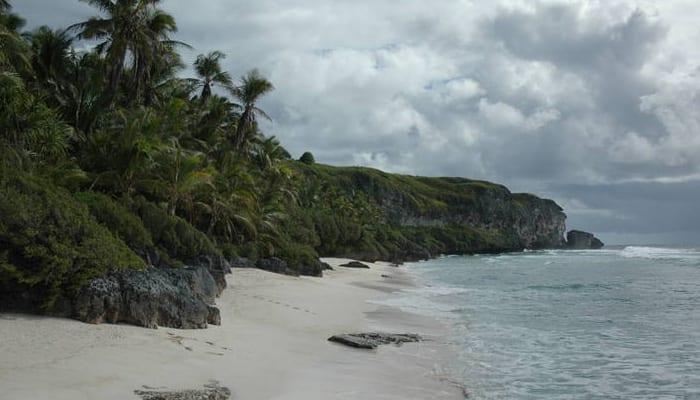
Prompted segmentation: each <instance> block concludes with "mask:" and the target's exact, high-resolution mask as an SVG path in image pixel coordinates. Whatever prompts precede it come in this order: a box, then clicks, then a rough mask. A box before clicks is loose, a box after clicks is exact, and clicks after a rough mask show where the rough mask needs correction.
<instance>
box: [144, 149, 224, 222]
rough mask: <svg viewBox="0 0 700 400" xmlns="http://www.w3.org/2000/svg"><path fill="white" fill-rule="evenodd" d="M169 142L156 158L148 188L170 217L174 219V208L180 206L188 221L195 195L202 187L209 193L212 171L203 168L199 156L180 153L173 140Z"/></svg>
mask: <svg viewBox="0 0 700 400" xmlns="http://www.w3.org/2000/svg"><path fill="white" fill-rule="evenodd" d="M170 142H171V144H170V145H169V146H167V147H165V148H164V151H162V152H161V154H160V157H159V158H158V166H157V168H156V170H157V171H156V179H154V180H153V181H152V188H156V189H157V191H158V192H159V193H160V194H163V195H165V197H166V200H167V203H168V212H169V213H170V215H176V213H177V207H178V205H179V204H180V203H184V205H185V206H186V208H187V212H188V214H189V217H190V221H192V219H193V216H194V199H195V192H196V191H197V189H199V188H201V187H202V186H209V187H211V188H212V189H213V185H212V181H213V177H214V174H215V171H214V169H213V168H208V167H205V166H204V157H203V155H202V154H200V153H196V152H188V151H186V150H184V149H183V148H182V147H181V146H180V144H179V143H178V142H177V140H176V139H172V140H171V141H170Z"/></svg>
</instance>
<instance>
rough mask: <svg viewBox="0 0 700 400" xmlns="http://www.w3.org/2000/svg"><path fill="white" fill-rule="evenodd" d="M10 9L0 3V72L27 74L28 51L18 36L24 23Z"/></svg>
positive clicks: (7, 5)
mask: <svg viewBox="0 0 700 400" xmlns="http://www.w3.org/2000/svg"><path fill="white" fill-rule="evenodd" d="M10 9H11V7H10V4H9V3H7V2H4V3H0V71H9V72H13V73H19V74H28V73H29V69H30V68H29V61H28V52H29V50H28V47H27V43H26V42H25V41H24V40H23V39H22V37H21V36H20V34H19V30H20V29H21V28H22V27H23V26H24V23H25V21H24V19H22V18H21V17H20V16H18V15H17V14H13V13H11V12H10Z"/></svg>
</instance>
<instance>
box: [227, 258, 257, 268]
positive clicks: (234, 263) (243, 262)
mask: <svg viewBox="0 0 700 400" xmlns="http://www.w3.org/2000/svg"><path fill="white" fill-rule="evenodd" d="M230 264H231V268H255V262H254V261H253V260H251V259H249V258H245V257H236V258H233V259H231V261H230Z"/></svg>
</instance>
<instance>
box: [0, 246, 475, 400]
mask: <svg viewBox="0 0 700 400" xmlns="http://www.w3.org/2000/svg"><path fill="white" fill-rule="evenodd" d="M325 261H326V262H329V263H330V264H331V265H332V266H333V267H334V268H335V270H334V271H327V272H326V273H325V276H324V277H323V278H311V277H290V276H284V275H277V274H273V273H269V272H265V271H261V270H256V269H236V270H234V272H233V274H231V275H229V276H228V278H227V279H228V283H229V287H228V288H227V289H226V290H225V291H224V293H223V294H222V295H221V297H220V298H219V299H217V306H218V307H219V308H220V310H221V316H222V325H221V326H210V327H209V328H208V329H202V330H178V329H171V328H159V329H145V328H140V327H134V326H127V325H107V324H103V325H89V324H85V323H81V322H78V321H73V320H69V319H57V318H47V317H37V316H28V315H20V314H0V393H2V395H1V396H0V398H2V399H3V400H19V399H22V400H25V399H55V400H62V399H65V400H69V399H70V400H81V399H86V400H87V399H115V400H116V399H119V400H124V399H139V397H138V396H137V395H136V394H135V393H134V391H135V390H140V389H159V390H184V389H201V388H202V387H203V386H204V385H206V384H209V383H211V382H218V384H220V385H221V386H224V387H227V388H229V389H230V390H231V393H232V395H231V398H232V399H240V400H245V399H251V400H253V399H304V400H310V399H311V400H313V399H319V400H320V399H460V398H463V396H462V391H461V389H460V388H458V387H457V386H455V385H453V384H451V383H450V382H449V379H448V378H447V375H446V373H445V363H444V360H445V358H446V357H447V355H448V352H449V348H448V345H447V344H446V339H445V334H446V328H445V326H443V325H442V324H440V323H439V322H438V321H436V320H433V319H431V318H426V317H423V316H418V315H413V314H409V313H405V312H401V311H399V310H397V309H394V308H390V307H386V306H383V305H380V304H377V303H376V301H380V300H382V299H385V298H387V297H388V296H392V295H395V294H392V293H395V292H396V291H399V290H401V289H402V288H407V287H410V286H411V285H412V284H413V281H412V279H411V277H410V276H408V275H407V274H406V273H405V272H404V271H403V270H402V269H401V268H397V267H393V266H390V265H389V264H384V263H375V264H370V265H371V269H369V270H367V269H349V268H342V267H338V265H339V264H341V263H343V262H345V261H347V260H343V259H325ZM367 331H382V332H391V333H406V332H410V333H418V334H420V335H422V336H423V337H425V338H426V340H425V341H423V342H420V343H406V344H403V345H402V346H394V345H386V346H381V347H380V348H378V349H377V350H359V349H353V348H349V347H346V346H343V345H339V344H336V343H332V342H328V341H327V338H328V337H330V336H331V335H334V334H339V333H347V332H367Z"/></svg>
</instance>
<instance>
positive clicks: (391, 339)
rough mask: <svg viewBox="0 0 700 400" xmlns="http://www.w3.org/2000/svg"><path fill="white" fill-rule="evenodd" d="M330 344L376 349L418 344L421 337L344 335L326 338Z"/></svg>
mask: <svg viewBox="0 0 700 400" xmlns="http://www.w3.org/2000/svg"><path fill="white" fill-rule="evenodd" d="M328 340H329V341H331V342H336V343H340V344H344V345H346V346H350V347H356V348H358V349H376V348H377V347H378V346H379V345H382V344H396V345H400V344H402V343H408V342H419V341H421V340H422V339H421V337H420V336H419V335H416V334H414V333H378V332H369V333H345V334H341V335H333V336H331V337H329V338H328Z"/></svg>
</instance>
